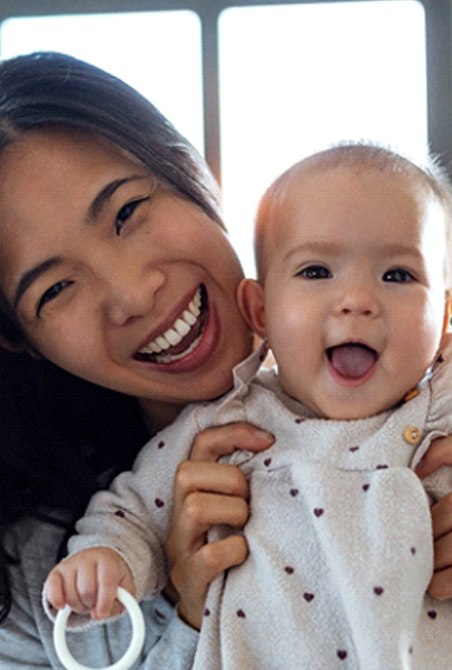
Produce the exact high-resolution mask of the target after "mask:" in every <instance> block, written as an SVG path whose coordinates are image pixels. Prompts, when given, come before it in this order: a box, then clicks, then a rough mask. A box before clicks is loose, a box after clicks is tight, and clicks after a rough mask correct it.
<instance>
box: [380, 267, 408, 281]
mask: <svg viewBox="0 0 452 670" xmlns="http://www.w3.org/2000/svg"><path fill="white" fill-rule="evenodd" d="M383 281H385V282H394V283H398V284H402V283H407V282H412V281H414V277H413V275H412V274H411V272H408V270H404V269H403V268H393V269H392V270H387V271H386V272H385V273H384V275H383Z"/></svg>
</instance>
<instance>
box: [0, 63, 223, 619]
mask: <svg viewBox="0 0 452 670" xmlns="http://www.w3.org/2000/svg"><path fill="white" fill-rule="evenodd" d="M50 129H60V130H61V129H63V130H64V129H68V130H71V129H72V130H73V129H77V130H78V131H84V132H87V133H90V134H91V135H94V136H96V137H99V138H103V139H104V140H107V141H109V142H110V143H111V144H113V145H115V146H117V147H119V148H121V149H122V150H125V151H127V152H129V154H132V155H133V156H135V157H136V158H138V159H139V160H140V161H141V162H142V163H143V164H145V165H146V166H148V167H149V169H150V170H151V171H152V172H153V173H154V174H155V175H156V176H157V178H158V179H160V180H161V181H162V182H164V183H166V184H167V185H169V186H170V187H172V188H173V189H174V190H175V191H177V192H178V193H180V194H181V195H182V196H183V197H186V198H187V199H188V200H190V201H191V202H193V203H195V204H196V205H197V206H198V207H200V208H201V209H202V210H203V211H204V212H206V213H207V214H208V216H210V217H211V218H212V219H213V220H214V221H216V222H217V223H219V224H220V225H222V223H221V219H220V217H219V214H218V201H217V190H216V185H215V183H214V181H213V179H212V177H211V175H210V173H209V171H208V169H207V167H206V165H205V162H204V160H203V159H202V158H201V157H200V156H199V154H198V153H197V152H196V151H195V149H193V147H192V146H191V145H190V144H189V143H188V142H187V140H185V139H184V138H183V137H182V136H181V135H180V134H179V133H178V132H177V131H176V130H175V128H174V127H173V126H172V125H171V124H170V123H169V122H168V121H167V120H166V119H165V117H163V116H162V115H161V114H160V112H159V111H158V110H157V109H156V108H155V107H154V106H153V105H152V104H151V103H150V102H148V101H147V100H146V99H145V98H143V97H142V96H141V95H140V94H139V93H137V92H136V91H135V90H134V89H132V88H130V87H129V86H128V85H127V84H125V83H124V82H122V81H120V80H119V79H117V78H115V77H114V76H112V75H110V74H108V73H106V72H104V71H102V70H99V69H98V68H96V67H94V66H92V65H89V64H87V63H84V62H82V61H79V60H77V59H75V58H72V57H70V56H66V55H62V54H56V53H36V54H31V55H27V56H20V57H18V58H14V59H11V60H8V61H5V62H3V63H1V64H0V165H1V157H2V152H3V150H4V149H6V148H7V147H8V146H10V145H11V144H13V143H14V142H15V141H17V140H20V139H21V138H23V137H24V135H25V134H26V133H28V132H33V131H36V130H50ZM0 337H2V338H4V339H6V340H7V341H8V342H9V343H10V344H12V345H14V346H19V347H20V346H27V339H26V334H25V333H24V332H23V331H22V329H21V327H20V325H19V323H18V321H17V319H16V316H15V314H14V310H13V309H12V308H11V306H10V305H9V304H8V301H7V300H6V298H5V296H4V295H2V294H1V292H0ZM0 371H1V375H0V426H1V436H0V440H1V441H0V494H1V501H2V502H1V504H0V533H1V534H0V539H1V537H4V533H5V531H6V530H7V529H8V527H10V526H11V524H12V523H14V522H15V521H17V520H19V519H21V518H23V517H26V516H35V517H38V518H45V519H47V520H49V521H51V522H53V523H57V524H60V523H64V525H65V526H66V527H67V528H68V529H70V528H71V527H72V526H71V524H72V523H73V521H74V520H75V519H76V518H77V517H78V516H80V514H81V513H82V512H83V510H84V508H85V506H86V504H87V502H88V500H89V498H90V496H91V495H92V494H93V493H94V492H95V491H96V490H97V489H98V488H99V487H100V486H107V485H108V482H109V480H110V479H111V477H112V476H114V475H115V474H116V473H117V472H118V471H120V470H124V469H126V468H129V467H130V465H131V463H132V461H133V459H134V457H135V456H136V454H137V452H138V450H139V448H140V447H141V446H142V445H143V444H144V442H145V441H146V439H147V433H146V430H145V429H144V426H143V423H142V421H141V418H140V416H139V412H138V405H137V403H136V401H135V400H134V399H133V398H127V397H125V396H122V395H121V394H118V393H114V392H113V391H109V390H107V389H102V388H100V387H97V386H95V385H92V384H89V383H88V382H85V381H83V380H81V379H77V378H75V377H73V376H72V375H70V374H69V373H66V372H64V371H63V370H60V369H59V368H57V367H55V366H53V365H52V364H51V363H49V362H48V361H46V360H43V359H41V360H39V359H38V360H33V359H32V358H31V357H30V356H28V355H27V354H11V353H8V352H6V351H3V350H0ZM56 558H57V557H56V556H55V559H56ZM14 560H20V556H18V557H17V556H9V555H7V552H6V550H5V548H4V544H3V547H2V544H1V543H0V621H1V620H2V619H3V618H5V616H6V615H7V613H8V611H9V609H10V606H11V588H10V584H9V579H8V569H7V568H8V564H9V563H11V562H12V561H14Z"/></svg>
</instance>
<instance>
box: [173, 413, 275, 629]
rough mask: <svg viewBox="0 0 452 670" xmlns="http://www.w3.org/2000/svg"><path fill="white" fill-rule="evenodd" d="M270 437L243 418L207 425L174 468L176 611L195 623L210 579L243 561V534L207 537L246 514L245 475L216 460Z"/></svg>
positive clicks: (267, 442) (259, 447)
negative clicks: (187, 457)
mask: <svg viewBox="0 0 452 670" xmlns="http://www.w3.org/2000/svg"><path fill="white" fill-rule="evenodd" d="M273 442H274V437H273V435H271V434H269V433H266V432H263V431H262V430H259V429H257V428H256V427H254V426H252V425H250V424H246V423H234V424H229V425H227V426H220V427H217V428H209V429H207V430H205V431H203V432H202V433H200V434H199V435H198V436H197V438H196V440H195V443H194V445H193V449H192V452H191V456H190V460H189V461H185V462H183V463H181V465H180V466H179V468H178V471H177V474H176V478H175V485H174V507H173V516H172V524H171V532H170V535H169V538H168V542H167V551H168V557H169V561H170V566H171V581H172V583H173V585H174V587H175V588H176V590H177V592H178V595H179V613H180V616H181V617H182V618H183V619H184V620H185V621H186V622H187V623H189V624H190V625H191V626H193V628H197V629H199V628H200V627H201V621H202V615H203V609H204V600H205V597H206V593H207V588H208V586H209V584H210V583H211V581H212V580H213V579H214V578H215V577H216V576H217V575H219V574H220V573H222V572H224V570H227V569H228V568H230V567H232V566H234V565H239V564H240V563H242V562H243V561H244V560H245V558H246V556H247V553H248V548H247V545H246V541H245V538H244V537H243V536H241V535H230V536H229V537H227V538H225V539H222V540H219V541H217V542H212V543H209V544H207V543H206V534H207V531H208V530H209V529H210V528H211V527H212V526H216V525H218V524H226V525H228V526H231V527H232V528H236V529H240V528H242V527H243V526H244V524H245V523H246V521H247V519H248V514H249V510H248V502H247V498H248V483H247V481H246V478H245V475H244V474H243V472H242V471H241V470H240V469H239V468H238V467H236V466H234V465H229V464H226V463H217V462H216V461H217V460H218V459H219V458H220V457H221V456H225V455H227V454H232V453H233V452H234V451H236V450H237V449H247V450H249V451H263V450H265V449H267V448H268V447H270V446H271V445H272V444H273Z"/></svg>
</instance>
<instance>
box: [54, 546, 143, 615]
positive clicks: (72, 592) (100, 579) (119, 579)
mask: <svg viewBox="0 0 452 670" xmlns="http://www.w3.org/2000/svg"><path fill="white" fill-rule="evenodd" d="M118 586H122V587H123V588H125V589H126V590H127V591H129V593H131V594H132V595H135V585H134V580H133V577H132V572H131V570H130V568H129V567H128V565H127V563H126V562H125V561H124V559H123V558H122V557H121V556H120V555H119V554H118V552H116V551H115V550H114V549H110V548H107V547H105V548H104V547H96V548H93V549H85V550H83V551H79V552H78V553H76V554H73V555H72V556H69V557H68V558H65V559H64V560H63V561H61V562H60V563H58V564H57V565H56V566H55V567H54V568H53V570H52V571H51V572H50V574H49V576H48V577H47V580H46V584H45V591H44V592H45V597H46V598H47V600H48V602H49V603H50V605H52V607H54V608H55V609H57V610H60V609H62V608H63V607H65V606H66V605H69V607H70V608H71V609H72V610H73V611H74V612H76V613H77V614H85V615H86V614H90V615H91V618H92V619H93V620H95V621H99V620H102V619H106V618H109V617H112V616H116V615H117V614H120V613H121V611H122V609H123V607H122V605H121V604H120V603H119V602H118V600H116V590H117V588H118Z"/></svg>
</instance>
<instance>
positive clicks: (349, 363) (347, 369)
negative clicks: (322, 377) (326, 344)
mask: <svg viewBox="0 0 452 670" xmlns="http://www.w3.org/2000/svg"><path fill="white" fill-rule="evenodd" d="M375 359H376V353H375V351H373V350H372V349H369V347H366V346H365V345H364V344H341V345H340V346H338V347H333V348H332V349H331V351H330V361H331V365H332V366H333V368H334V369H335V370H336V372H338V373H339V374H340V375H342V376H343V377H349V378H351V379H355V378H358V377H362V376H363V375H365V374H366V372H367V371H368V370H369V369H370V368H371V366H372V365H373V363H374V362H375Z"/></svg>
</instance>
